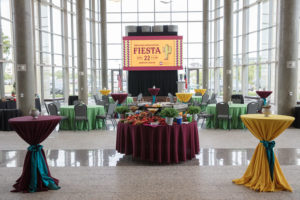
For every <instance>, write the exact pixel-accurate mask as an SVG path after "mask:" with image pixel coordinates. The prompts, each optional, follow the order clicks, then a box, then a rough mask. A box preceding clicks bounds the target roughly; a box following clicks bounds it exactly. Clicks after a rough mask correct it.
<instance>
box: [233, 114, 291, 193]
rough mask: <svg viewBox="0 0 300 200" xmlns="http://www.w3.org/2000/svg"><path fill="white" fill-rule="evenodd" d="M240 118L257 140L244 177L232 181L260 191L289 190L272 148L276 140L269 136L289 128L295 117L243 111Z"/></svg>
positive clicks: (274, 135)
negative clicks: (258, 141)
mask: <svg viewBox="0 0 300 200" xmlns="http://www.w3.org/2000/svg"><path fill="white" fill-rule="evenodd" d="M241 118H242V120H243V122H244V123H245V125H246V127H247V128H248V129H249V131H250V132H251V133H252V134H253V135H254V136H255V137H256V138H257V139H259V140H260V143H259V144H258V145H257V147H256V149H255V152H254V154H253V156H252V159H251V162H250V164H249V166H248V168H247V170H246V172H245V174H244V175H243V177H242V178H239V179H235V180H233V182H234V183H236V184H240V185H245V186H246V187H249V188H251V189H253V190H258V191H260V192H274V191H280V190H288V191H292V188H291V186H290V185H289V184H288V182H287V180H286V179H285V177H284V175H283V173H282V171H281V168H280V165H279V162H278V160H277V158H276V156H275V154H274V152H273V147H274V146H275V141H272V140H274V139H275V138H276V137H277V136H279V135H280V134H281V133H282V132H283V131H284V130H285V129H286V128H288V127H289V126H290V125H291V124H292V123H293V121H294V119H295V118H294V117H290V116H284V115H270V116H269V117H265V116H264V115H263V114H248V115H242V116H241Z"/></svg>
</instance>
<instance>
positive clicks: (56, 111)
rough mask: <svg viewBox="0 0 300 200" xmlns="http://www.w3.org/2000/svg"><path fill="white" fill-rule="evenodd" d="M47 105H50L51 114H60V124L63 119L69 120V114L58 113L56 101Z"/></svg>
mask: <svg viewBox="0 0 300 200" xmlns="http://www.w3.org/2000/svg"><path fill="white" fill-rule="evenodd" d="M47 107H48V114H49V115H56V116H60V117H61V121H60V122H59V124H61V122H62V121H63V120H67V119H68V117H67V116H61V115H59V114H58V109H57V107H56V105H55V104H54V103H49V104H48V105H47Z"/></svg>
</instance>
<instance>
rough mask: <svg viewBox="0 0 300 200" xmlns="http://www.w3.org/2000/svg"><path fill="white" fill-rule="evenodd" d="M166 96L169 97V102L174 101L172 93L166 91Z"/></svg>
mask: <svg viewBox="0 0 300 200" xmlns="http://www.w3.org/2000/svg"><path fill="white" fill-rule="evenodd" d="M168 97H169V98H170V102H171V103H175V101H174V96H173V94H171V93H168Z"/></svg>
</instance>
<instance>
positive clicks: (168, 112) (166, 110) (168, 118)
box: [160, 108, 178, 125]
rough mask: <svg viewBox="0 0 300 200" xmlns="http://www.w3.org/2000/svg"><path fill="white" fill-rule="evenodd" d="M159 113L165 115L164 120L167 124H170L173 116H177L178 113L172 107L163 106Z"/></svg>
mask: <svg viewBox="0 0 300 200" xmlns="http://www.w3.org/2000/svg"><path fill="white" fill-rule="evenodd" d="M160 115H161V116H163V117H166V122H167V124H168V125H172V124H173V120H174V117H177V115H178V111H177V110H176V109H174V108H164V109H163V110H162V111H161V113H160Z"/></svg>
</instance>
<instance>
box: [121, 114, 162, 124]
mask: <svg viewBox="0 0 300 200" xmlns="http://www.w3.org/2000/svg"><path fill="white" fill-rule="evenodd" d="M120 122H121V123H127V124H132V125H141V124H151V123H158V125H167V124H166V121H165V119H164V118H162V117H160V116H151V114H150V113H149V112H141V113H139V114H134V115H130V116H129V117H127V118H125V119H122V120H120Z"/></svg>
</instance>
